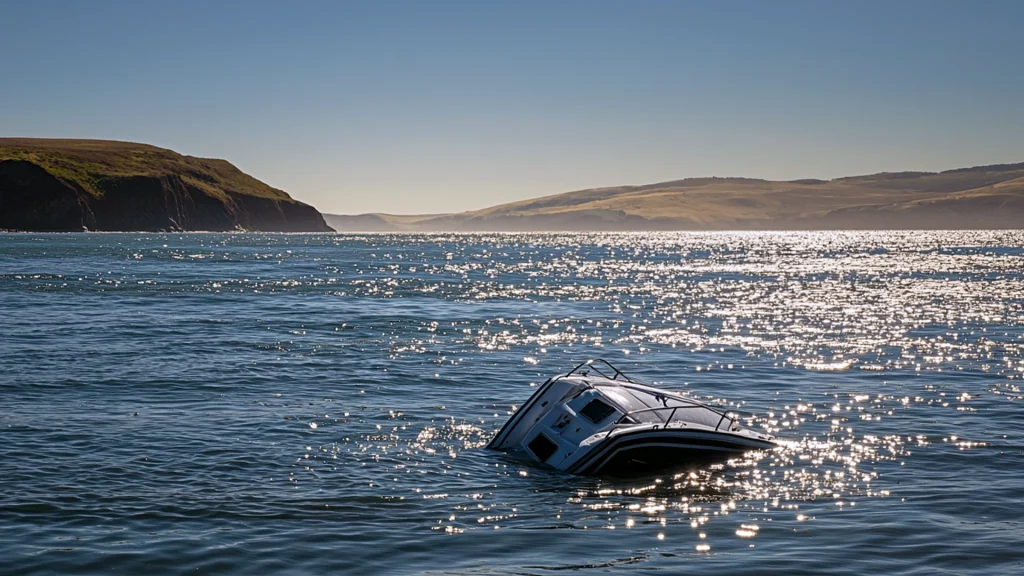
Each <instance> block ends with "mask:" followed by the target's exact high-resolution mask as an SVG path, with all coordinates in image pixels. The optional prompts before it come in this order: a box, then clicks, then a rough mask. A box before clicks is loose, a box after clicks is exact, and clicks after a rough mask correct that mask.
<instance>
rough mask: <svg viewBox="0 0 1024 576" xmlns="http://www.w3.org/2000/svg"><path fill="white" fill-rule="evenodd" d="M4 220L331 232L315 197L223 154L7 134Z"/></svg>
mask: <svg viewBox="0 0 1024 576" xmlns="http://www.w3.org/2000/svg"><path fill="white" fill-rule="evenodd" d="M0 228H6V229H13V230H33V231H76V232H77V231H81V230H83V229H88V230H99V231H161V230H168V231H169V230H176V231H230V230H239V229H241V230H252V231H267V232H330V231H332V229H331V228H330V227H328V226H327V224H326V223H325V222H324V219H323V216H322V215H321V214H320V213H319V212H318V211H317V210H316V209H315V208H313V207H312V206H309V205H307V204H303V203H302V202H298V201H296V200H293V199H292V198H291V197H290V196H288V194H286V193H285V192H283V191H281V190H277V189H275V188H271V187H270V186H267V185H266V184H264V183H262V182H260V181H258V180H256V179H255V178H252V177H251V176H248V175H247V174H244V173H243V172H241V171H240V170H238V169H237V168H235V167H234V166H232V165H231V164H229V163H227V162H225V161H223V160H207V159H201V158H192V157H189V156H181V155H179V154H176V153H174V152H171V151H170V150H163V149H160V148H155V147H152V146H146V145H142V144H130V143H122V142H104V141H83V140H72V141H68V140H35V139H0Z"/></svg>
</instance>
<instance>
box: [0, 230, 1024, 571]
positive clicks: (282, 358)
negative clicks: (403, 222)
mask: <svg viewBox="0 0 1024 576" xmlns="http://www.w3.org/2000/svg"><path fill="white" fill-rule="evenodd" d="M1022 351H1024V233H1022V232H999V231H995V232H927V233H926V232H887V233H874V232H872V233H739V234H727V233H713V234H696V233H680V234H661V233H658V234H495V235H486V234H480V235H281V234H55V235H46V234H41V235H36V234H2V235H0V573H2V574H59V573H63V574H93V573H103V574H141V573H147V574H157V573H185V572H188V573H225V572H231V573H239V574H269V573H293V574H319V573H336V574H361V575H362V574H561V573H564V572H566V571H569V572H579V573H605V572H615V573H654V572H660V573H666V574H678V573H725V574H783V573H785V574H816V573H826V572H827V573H834V574H865V573H880V574H881V573H884V574H922V575H924V574H929V575H931V574H986V575H987V574H996V573H1002V574H1022V573H1024V565H1022V562H1024V526H1022V523H1021V522H1022V515H1024V512H1022V511H1024V453H1022V448H1024V411H1022V407H1024V403H1022V402H1024V400H1022V393H1021V389H1020V387H1021V384H1022V378H1024V354H1022ZM598 357H599V358H605V359H607V360H609V361H611V362H612V363H614V364H615V365H616V366H618V367H619V368H620V369H622V370H623V371H624V372H626V373H627V374H629V375H630V376H631V377H634V378H638V379H641V380H644V381H647V382H651V383H655V384H658V385H663V386H666V387H670V388H675V389H679V390H683V391H686V392H688V393H690V394H693V395H695V396H698V397H700V398H705V399H708V400H710V401H713V402H718V403H721V404H722V405H723V406H727V407H728V408H729V409H730V410H735V411H737V412H740V413H742V414H744V415H745V417H746V419H747V420H746V421H747V422H748V423H749V425H750V426H752V427H754V428H757V429H762V430H769V431H771V432H772V433H773V434H776V435H778V436H780V437H782V438H785V439H786V442H785V444H784V446H783V447H780V448H779V449H777V450H775V451H773V452H768V453H758V454H750V455H748V456H747V457H745V458H743V459H740V460H735V461H730V462H726V463H723V464H720V465H717V466H712V467H709V468H706V469H702V470H697V471H692V472H687V471H682V472H679V473H673V474H665V475H662V476H659V477H653V478H641V479H633V480H610V479H601V478H585V477H574V476H568V475H564V474H561V473H553V472H549V471H545V470H542V469H538V468H534V467H531V466H528V465H525V464H523V463H522V462H519V461H516V460H513V459H510V458H509V457H507V456H505V455H503V454H498V453H493V452H490V451H487V450H484V449H482V446H483V445H484V444H485V443H486V442H487V441H488V439H489V438H490V437H491V436H492V435H493V434H494V433H495V432H496V431H497V430H498V428H499V427H500V426H501V425H502V423H503V422H504V421H505V420H506V419H507V418H508V416H509V415H510V414H511V413H512V412H513V411H514V410H515V408H516V407H517V406H518V405H520V404H521V403H522V402H523V401H524V400H526V398H527V397H528V396H529V395H530V394H531V392H532V391H533V390H534V389H535V386H536V385H537V384H538V383H541V382H543V381H544V380H545V379H546V378H547V377H549V376H552V375H555V374H558V373H561V372H565V371H567V370H568V369H570V368H572V367H573V366H574V365H575V364H577V363H579V362H582V361H584V360H586V359H588V358H598Z"/></svg>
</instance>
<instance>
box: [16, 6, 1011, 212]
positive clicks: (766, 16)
mask: <svg viewBox="0 0 1024 576" xmlns="http://www.w3.org/2000/svg"><path fill="white" fill-rule="evenodd" d="M0 14H2V17H0V135H4V136H40V137H74V138H108V139H119V140H132V141H139V142H147V143H151V144H156V145H159V146H165V147H168V148H172V149H174V150H177V151H179V152H182V153H185V154H191V155H194V156H208V157H218V158H226V159H228V160H230V161H232V162H234V163H235V164H236V165H238V166H239V167H240V168H242V169H243V170H245V171H247V172H249V173H251V174H253V175H254V176H256V177H258V178H260V179H262V180H264V181H266V182H268V183H270V184H272V185H274V186H277V187H280V188H283V189H285V190H287V191H288V192H290V193H291V194H292V195H293V196H295V197H296V198H299V199H301V200H304V201H307V202H310V203H312V204H314V205H315V206H317V207H318V208H320V209H321V210H323V211H326V212H335V213H357V212H367V211H387V212H393V213H423V212H442V211H454V210H464V209H475V208H482V207H485V206H489V205H493V204H497V203H500V202H506V201H513V200H519V199H524V198H529V197H534V196H540V195H544V194H551V193H557V192H563V191H568V190H573V189H580V188H588V187H596V186H611V185H619V184H643V183H651V182H658V181H663V180H671V179H677V178H683V177H690V176H710V175H718V176H751V177H764V178H773V179H787V178H803V177H818V178H830V177H837V176H844V175H852V174H861V173H870V172H878V171H883V170H942V169H947V168H957V167H963V166H972V165H978V164H991V163H1004V162H1022V161H1024V43H1022V42H1021V40H1020V37H1021V34H1022V33H1024V2H1022V1H1017V0H1008V1H999V0H984V1H981V0H979V1H973V2H972V1H947V0H918V1H909V0H908V1H895V0H894V1H877V2H876V1H870V0H859V1H851V2H839V1H825V0H821V1H775V2H772V1H768V0H762V1H750V2H747V1H728V0H726V1H714V2H712V1H706V2H696V1H694V2H686V1H676V2H669V1H645V0H630V1H626V0H623V1H618V2H609V1H602V0H591V1H579V2H570V1H558V0H549V1H543V2H533V1H515V2H511V1H509V2H491V1H473V2H444V1H440V0H435V1H430V2H428V1H413V2H391V1H378V2H344V1H340V0H339V1H324V2H315V1H306V2H260V1H256V0H248V1H236V2H228V1H218V0H208V1H204V2H190V1H181V0H179V1H174V2H160V1H156V0H152V1H149V0H147V1H144V2H143V1H134V0H132V1H103V0H89V1H71V0H68V1H53V0H34V1H32V2H24V1H20V0H0Z"/></svg>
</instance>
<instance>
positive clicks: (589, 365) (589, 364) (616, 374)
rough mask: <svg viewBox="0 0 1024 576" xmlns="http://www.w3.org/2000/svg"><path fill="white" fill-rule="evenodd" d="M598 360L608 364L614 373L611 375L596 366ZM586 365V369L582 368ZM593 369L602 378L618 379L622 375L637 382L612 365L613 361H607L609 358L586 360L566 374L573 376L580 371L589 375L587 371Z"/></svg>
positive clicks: (584, 374)
mask: <svg viewBox="0 0 1024 576" xmlns="http://www.w3.org/2000/svg"><path fill="white" fill-rule="evenodd" d="M598 362H600V363H601V364H604V365H605V366H607V367H608V368H609V369H610V370H611V371H612V372H613V375H612V376H609V375H607V374H605V373H604V372H602V371H601V369H600V368H598V367H597V366H594V364H595V363H598ZM584 367H586V370H581V368H584ZM591 370H592V371H594V372H597V373H598V375H600V376H601V377H602V378H607V379H608V380H617V379H618V378H619V377H620V376H621V377H622V379H623V380H625V381H626V382H630V383H634V384H635V382H633V381H632V380H630V379H629V376H626V375H625V374H623V373H622V370H619V369H618V368H616V367H615V366H612V363H611V362H609V361H607V360H605V359H604V358H595V359H593V360H587V361H586V362H584V363H582V364H580V365H579V366H577V367H575V368H573V369H572V370H569V373H568V374H566V376H572V375H573V374H576V373H577V372H579V373H580V374H582V375H583V376H586V375H587V371H591Z"/></svg>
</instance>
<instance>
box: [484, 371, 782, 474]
mask: <svg viewBox="0 0 1024 576" xmlns="http://www.w3.org/2000/svg"><path fill="white" fill-rule="evenodd" d="M775 446H776V445H775V443H774V441H773V438H772V437H771V436H769V435H766V434H761V433H758V432H755V431H753V430H747V429H745V428H743V427H741V426H740V423H739V420H738V417H737V416H736V415H734V414H730V413H727V412H723V411H721V410H719V409H717V408H713V407H711V406H709V405H707V404H705V403H703V402H700V401H698V400H695V399H693V398H690V397H688V396H684V395H682V394H679V393H676V392H671V391H668V390H661V389H659V388H654V387H652V386H647V385H645V384H641V383H639V382H636V381H634V380H631V379H630V378H629V377H627V376H626V375H625V374H623V373H622V372H621V371H620V370H619V369H617V368H615V367H614V366H612V365H611V364H610V363H609V362H607V361H605V360H591V361H589V362H584V363H583V364H580V365H579V366H577V367H575V368H573V369H572V370H571V371H569V373H568V374H565V375H563V376H556V377H554V378H551V379H549V380H548V381H547V382H545V383H544V384H543V385H541V386H540V388H539V389H538V390H537V391H536V392H535V393H534V394H533V396H531V397H530V399H529V400H527V401H526V403H525V404H523V406H522V407H521V408H519V410H517V411H516V412H515V414H513V415H512V417H511V418H509V420H508V422H506V423H505V425H504V426H503V427H502V429H501V431H499V432H498V435H497V436H495V437H494V438H493V439H492V440H491V442H490V443H489V444H488V445H487V447H488V448H491V449H494V450H503V451H506V452H510V453H513V454H516V455H521V456H524V457H526V458H527V459H529V460H532V461H534V462H537V463H539V464H542V465H544V466H548V467H551V468H555V469H557V470H562V471H565V472H569V473H572V474H584V475H608V476H630V475H639V474H648V473H654V472H658V471H664V470H668V469H672V468H684V467H686V466H688V465H700V464H703V463H707V462H709V461H714V460H724V459H728V458H732V457H736V456H738V455H741V454H743V453H744V452H747V451H751V450H770V449H773V448H775Z"/></svg>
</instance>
